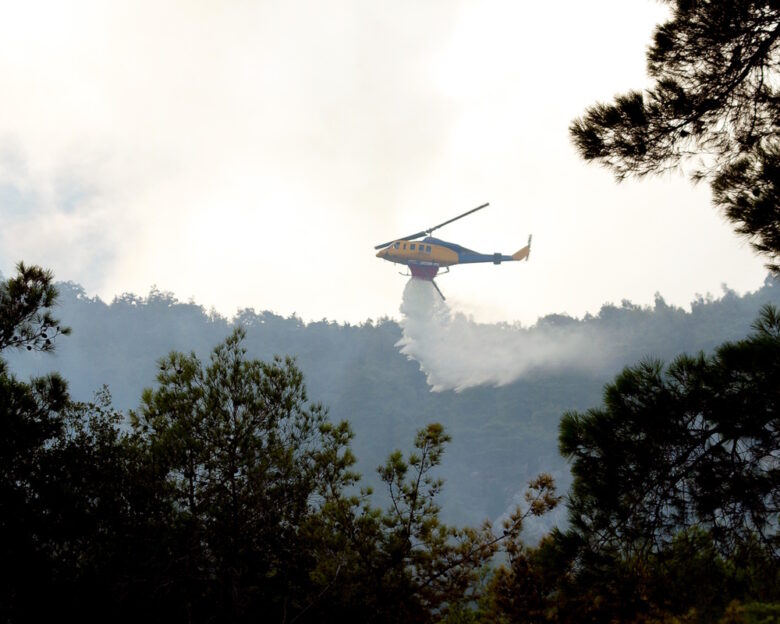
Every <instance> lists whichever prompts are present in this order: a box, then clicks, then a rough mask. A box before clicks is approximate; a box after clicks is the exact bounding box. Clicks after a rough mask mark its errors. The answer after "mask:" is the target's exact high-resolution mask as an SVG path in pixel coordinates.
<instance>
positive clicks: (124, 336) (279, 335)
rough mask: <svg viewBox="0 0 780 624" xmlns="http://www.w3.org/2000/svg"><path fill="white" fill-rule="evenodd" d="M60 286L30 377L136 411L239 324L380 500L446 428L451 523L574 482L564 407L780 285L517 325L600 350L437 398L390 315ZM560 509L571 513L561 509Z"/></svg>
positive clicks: (716, 333) (733, 334)
mask: <svg viewBox="0 0 780 624" xmlns="http://www.w3.org/2000/svg"><path fill="white" fill-rule="evenodd" d="M57 288H58V290H59V291H60V296H59V300H60V305H59V307H58V315H59V316H60V317H61V318H62V322H63V323H64V324H65V325H69V326H71V327H72V328H73V335H72V336H70V337H69V338H68V339H67V340H65V341H60V343H59V344H58V348H57V351H56V352H55V354H54V355H53V356H47V357H44V356H39V355H36V354H35V353H27V354H22V353H16V352H10V353H9V354H8V358H9V361H10V362H11V363H12V365H13V367H14V369H15V370H16V371H18V374H19V375H21V376H22V377H26V376H29V375H32V374H37V375H41V374H45V373H47V372H50V371H55V370H56V371H60V372H61V373H63V374H64V375H65V377H66V378H67V379H68V381H69V385H70V386H69V387H70V389H71V393H72V395H73V396H75V397H77V398H78V399H79V400H82V401H89V400H91V398H92V396H93V393H94V392H95V391H96V390H99V389H100V388H101V387H102V386H103V384H106V385H107V386H108V388H109V389H110V392H111V395H112V397H113V404H114V405H115V406H116V407H118V408H119V409H120V410H121V411H126V410H128V409H135V408H137V407H138V405H139V400H140V396H141V393H142V391H143V389H144V388H146V387H150V386H152V385H153V384H154V382H155V375H156V372H157V369H156V367H155V364H154V363H155V362H156V361H157V360H158V359H159V358H160V357H162V356H163V355H164V354H165V353H168V352H169V351H171V350H177V351H184V352H190V351H194V352H195V353H196V354H197V355H198V357H200V358H207V357H208V355H209V353H210V351H211V349H212V348H213V345H215V344H217V343H219V342H220V341H222V340H223V339H224V337H225V336H226V335H228V334H229V333H230V332H231V331H232V330H233V329H234V328H235V327H243V328H244V329H245V331H246V337H245V338H244V341H243V345H244V348H246V349H247V353H248V354H249V355H251V356H252V357H255V358H260V359H263V360H266V361H270V360H272V359H273V357H274V355H281V356H287V355H291V356H293V357H295V360H296V365H297V366H298V367H299V368H300V370H301V371H302V372H303V373H304V375H305V378H306V385H307V388H308V391H309V395H310V396H312V397H316V398H317V400H318V401H320V402H322V404H323V405H325V406H326V407H327V408H328V411H329V414H330V417H331V418H332V419H333V420H343V419H346V420H349V422H350V424H351V426H352V429H353V431H354V432H355V439H354V441H353V443H352V448H353V452H354V453H355V455H356V457H357V460H358V463H357V469H358V470H359V471H360V472H361V473H362V474H363V475H365V478H366V479H367V480H368V482H369V483H370V484H371V485H373V486H375V487H376V489H377V496H379V494H380V492H381V491H382V490H381V488H379V487H377V486H378V485H379V482H378V477H377V476H376V473H375V471H374V469H375V467H376V466H377V465H378V464H379V463H381V462H382V461H383V458H384V457H386V456H387V454H388V453H390V452H391V451H392V450H393V449H395V448H403V447H404V446H406V445H407V444H408V441H409V440H411V439H413V437H414V435H415V432H416V431H417V429H418V428H419V427H420V426H421V425H423V424H425V423H428V422H441V423H442V424H443V425H444V426H445V427H446V428H447V431H448V432H449V433H450V434H451V435H452V437H453V440H452V442H451V444H450V445H449V449H448V452H447V454H446V455H445V457H444V458H443V470H444V472H445V473H446V474H447V475H448V483H449V487H447V488H446V489H445V491H444V492H443V493H442V496H441V498H440V504H441V505H442V508H443V512H442V513H443V517H445V518H447V519H448V520H449V521H451V522H456V523H459V524H462V523H467V524H474V523H478V522H481V521H482V520H483V519H484V518H486V517H489V518H491V519H497V518H498V517H500V516H501V515H502V514H503V513H505V512H507V511H508V510H511V508H512V506H513V505H514V502H515V501H516V500H517V499H518V497H522V484H523V483H525V482H526V481H528V480H530V479H532V478H533V477H534V476H535V475H536V474H538V473H539V472H550V473H552V474H553V475H554V476H555V477H556V480H557V481H558V482H559V483H561V484H562V485H564V486H565V485H566V484H567V483H568V479H569V475H568V469H567V467H566V464H565V462H564V460H563V459H562V458H561V457H560V456H559V454H558V451H557V437H556V436H557V424H558V420H559V418H560V415H561V414H562V413H564V412H566V411H568V410H573V409H583V410H584V409H587V408H588V407H589V406H591V405H594V404H595V403H596V402H597V401H598V399H599V396H600V393H601V389H602V385H603V383H604V380H605V379H608V378H609V377H610V376H611V375H614V374H616V373H618V372H619V371H620V370H621V368H622V367H623V366H625V365H627V364H631V363H633V362H635V361H638V360H640V359H641V358H643V357H645V356H646V355H647V356H653V357H656V358H660V359H664V360H671V359H673V358H674V357H675V356H676V355H677V354H678V353H679V352H680V351H681V350H684V351H688V352H691V353H696V352H697V351H699V350H704V351H705V352H708V351H711V350H712V349H713V348H714V347H715V346H716V345H717V344H719V343H720V342H722V341H724V340H730V339H737V338H740V337H742V336H744V335H745V333H746V332H747V331H748V330H749V328H750V324H751V323H752V321H753V320H754V319H755V315H756V314H757V312H758V310H759V308H760V306H761V305H763V304H765V303H776V304H780V290H778V284H777V282H776V281H774V280H772V279H767V281H766V283H765V285H764V286H763V287H762V288H761V289H759V290H758V291H756V292H754V293H749V294H746V295H743V296H738V295H737V294H736V293H734V292H733V291H729V290H724V292H723V294H722V296H721V297H719V298H715V297H712V296H707V297H698V298H697V299H696V300H695V301H694V302H692V303H691V310H690V311H685V310H683V309H681V308H677V307H673V306H669V305H668V304H666V303H665V302H664V300H663V299H662V298H661V297H660V295H659V296H658V297H657V298H656V302H655V304H654V305H653V306H652V307H641V306H637V305H634V304H631V303H630V302H627V301H624V302H622V303H621V304H619V305H613V304H605V305H604V306H602V308H601V310H600V311H599V312H598V314H595V315H588V316H586V317H585V318H583V319H574V318H572V317H569V316H566V315H549V316H547V317H545V318H543V319H540V320H539V322H538V323H537V324H536V326H534V327H530V328H527V327H522V328H521V327H516V328H511V327H510V328H508V329H510V330H513V331H514V330H517V331H522V332H528V333H529V334H534V333H535V332H539V333H542V334H543V335H545V336H549V335H550V334H551V333H552V334H554V335H558V334H561V335H564V336H567V335H575V336H579V337H581V341H582V342H586V343H587V344H589V345H592V348H591V349H590V356H589V358H588V359H587V360H586V361H583V362H581V363H579V364H578V366H576V367H570V368H559V369H556V368H550V369H540V370H534V371H532V372H530V373H529V374H528V375H526V376H525V377H523V378H521V379H519V380H518V381H516V382H514V383H512V384H509V385H507V386H503V387H499V388H492V387H479V388H472V389H468V390H465V391H463V392H460V393H455V392H437V393H432V392H431V391H430V388H429V387H428V386H427V385H426V382H425V377H424V375H423V374H422V373H420V371H419V366H418V364H417V363H416V362H414V361H409V360H407V359H406V358H405V357H404V356H402V355H400V354H399V352H398V351H399V349H398V347H396V343H397V342H398V340H399V339H400V338H401V335H402V334H401V328H400V327H399V326H398V324H397V323H396V322H395V321H392V320H389V319H381V320H379V321H375V322H374V321H366V322H365V323H363V324H361V325H346V324H340V323H335V322H332V321H327V320H322V321H317V322H310V323H305V322H303V321H302V320H301V319H300V318H297V317H295V316H292V317H290V318H284V317H281V316H279V315H277V314H273V313H271V312H267V311H265V312H255V311H253V310H244V311H242V312H240V313H239V314H238V315H237V316H236V317H235V318H234V319H232V320H228V319H226V318H224V317H222V316H220V315H218V314H216V313H213V312H209V311H208V310H205V309H204V308H203V307H201V306H199V305H197V304H194V303H191V302H189V303H188V302H180V301H178V300H177V299H176V298H175V297H173V295H171V294H169V293H164V292H160V291H158V290H155V289H153V290H152V291H151V292H150V293H149V294H148V295H147V296H146V297H138V296H135V295H129V294H127V295H123V296H121V297H117V298H115V299H114V300H113V301H112V302H111V303H105V302H103V301H101V300H100V299H98V298H96V297H95V298H92V297H88V296H87V295H86V293H85V292H84V290H83V289H82V288H81V287H79V286H77V285H75V284H72V283H65V284H62V283H60V284H58V285H57ZM518 484H519V485H518ZM557 517H558V520H559V521H561V522H562V521H564V518H563V515H562V512H560V511H559V512H558V516H557ZM545 522H546V523H547V524H549V521H545ZM538 531H541V528H539V529H538ZM538 531H537V534H538V535H540V534H541V533H540V532H538Z"/></svg>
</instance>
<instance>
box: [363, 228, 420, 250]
mask: <svg viewBox="0 0 780 624" xmlns="http://www.w3.org/2000/svg"><path fill="white" fill-rule="evenodd" d="M427 233H428V230H425V231H423V232H417V234H412V235H411V236H399V237H398V238H394V239H393V240H391V241H387V242H386V243H382V244H381V245H377V246H376V247H374V249H382V247H387V246H388V245H389V244H391V243H394V242H395V241H400V240H415V239H417V238H420V237H422V236H425V235H426V234H427Z"/></svg>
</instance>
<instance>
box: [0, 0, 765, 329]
mask: <svg viewBox="0 0 780 624" xmlns="http://www.w3.org/2000/svg"><path fill="white" fill-rule="evenodd" d="M665 15H666V8H665V6H664V5H662V4H661V3H659V2H655V1H653V0H591V1H589V2H582V1H577V0H570V1H563V2H555V3H542V2H533V3H531V2H518V1H517V0H487V1H485V0H483V1H479V2H472V1H468V0H465V1H462V2H456V1H454V0H448V1H443V0H433V1H428V2H420V1H419V0H417V1H415V2H410V1H398V0H396V1H394V2H370V1H368V0H325V1H323V0H316V1H315V0H311V1H298V0H284V1H254V2H252V1H248V0H234V1H226V0H221V1H217V0H212V1H207V0H201V1H194V0H181V1H178V2H165V1H162V0H154V1H146V0H133V1H129V2H112V1H108V0H99V1H95V2H90V1H85V0H69V1H68V2H61V1H51V2H46V1H41V2H38V1H34V0H26V1H25V2H10V1H5V0H0V94H1V95H0V271H2V272H3V273H4V274H6V275H9V274H10V273H12V270H13V266H14V264H15V263H16V262H17V261H18V260H24V261H26V262H28V263H36V264H41V265H43V266H45V267H48V268H51V269H53V270H54V272H55V274H56V276H57V278H58V279H60V280H71V281H75V282H78V283H80V284H81V285H83V286H84V287H85V289H86V290H87V293H88V294H89V295H99V296H100V297H101V298H103V299H104V300H106V301H110V300H111V299H112V298H113V297H114V296H115V295H117V294H121V293H123V292H134V293H136V294H140V295H145V294H146V293H148V291H149V289H150V287H151V286H152V285H156V286H157V287H158V288H159V289H160V290H165V291H172V292H173V293H174V294H175V295H176V296H177V297H178V298H179V299H181V300H188V299H190V298H193V299H194V300H195V301H196V302H197V303H200V304H202V305H204V306H206V307H207V308H210V307H212V306H213V307H215V308H216V309H217V310H218V311H219V312H221V313H223V314H225V315H227V316H232V315H233V314H234V313H235V312H236V311H237V310H238V309H239V308H245V307H252V308H255V309H256V310H272V311H274V312H276V313H279V314H282V315H285V316H287V315H289V314H292V313H293V312H295V313H297V314H298V315H299V316H300V317H302V318H303V319H305V320H319V319H321V318H329V319H332V320H339V321H350V322H360V321H363V320H365V319H367V318H369V317H370V318H374V319H376V318H378V317H381V316H391V317H398V316H399V305H400V302H401V295H402V292H403V290H404V286H405V284H406V278H404V277H401V276H399V275H398V270H399V269H400V268H401V267H399V266H398V265H392V264H390V263H388V262H384V261H382V260H379V259H378V258H375V257H374V253H375V252H374V250H373V246H374V245H376V244H378V243H382V242H385V241H387V240H390V239H392V238H394V237H399V236H402V235H405V234H409V233H410V232H415V231H418V230H421V229H423V228H425V227H430V226H432V225H435V224H437V223H440V222H442V221H445V220H446V219H448V218H450V217H452V216H455V215H457V214H459V213H461V212H465V211H466V210H469V209H470V208H473V207H475V206H477V205H479V204H482V203H484V202H490V203H491V206H490V208H488V209H486V210H483V211H481V212H479V213H477V214H476V215H474V216H472V217H469V218H467V219H464V220H462V221H459V222H457V223H455V224H453V225H451V226H448V227H446V228H444V229H442V230H439V231H438V232H437V236H439V237H441V238H443V239H445V240H450V241H453V242H457V243H459V244H461V245H464V246H466V247H469V248H472V249H475V250H477V251H481V252H485V253H492V252H495V251H501V252H503V253H512V252H514V251H516V250H517V249H519V248H520V247H522V246H523V245H524V244H525V241H526V239H527V237H528V235H529V234H530V233H533V236H534V242H533V247H532V251H531V258H530V261H529V262H527V263H526V262H522V263H508V264H503V265H501V266H497V267H496V266H493V265H490V264H488V265H471V266H464V267H454V268H453V270H452V272H451V273H450V274H449V275H446V276H442V277H440V278H439V279H438V280H437V282H438V284H439V286H440V287H441V289H442V290H443V291H444V293H445V294H446V295H447V297H448V302H449V303H450V304H451V306H452V307H453V308H454V309H456V310H459V311H463V312H466V313H467V314H470V315H473V317H474V318H475V319H476V320H479V321H507V322H515V321H519V322H522V323H524V324H529V323H533V322H534V321H535V320H536V318H538V317H539V316H543V315H545V314H549V313H568V314H571V315H573V316H581V315H583V314H585V313H586V312H591V313H595V312H597V311H598V309H599V307H600V306H601V304H602V303H604V302H608V301H611V302H615V303H619V302H620V301H621V300H623V299H630V300H631V301H633V302H634V303H639V304H649V303H651V302H652V301H653V297H654V294H655V293H656V292H660V293H661V294H662V295H663V296H664V298H665V299H666V300H667V302H669V303H673V304H677V305H686V304H687V303H689V302H690V301H691V300H692V299H693V298H694V297H695V296H696V294H697V293H700V294H706V293H708V292H711V293H714V294H715V295H718V294H719V293H720V292H721V285H722V284H726V285H728V286H729V287H730V288H733V289H734V290H736V291H737V292H744V291H747V290H754V289H756V288H758V287H759V286H760V285H761V284H762V282H763V280H764V277H765V274H766V272H765V270H764V268H763V260H762V259H761V258H759V257H757V256H755V255H754V254H753V252H751V250H750V248H749V246H748V244H747V243H746V242H745V241H743V240H741V239H739V238H738V237H737V236H736V235H735V234H733V232H732V229H731V227H730V226H728V225H727V224H726V223H725V220H724V219H723V218H722V217H721V216H720V215H718V213H717V212H716V211H715V210H714V209H713V208H712V207H711V204H710V192H709V188H708V187H707V185H706V184H705V185H700V186H698V187H693V186H692V185H691V184H690V183H689V182H688V181H687V180H686V179H685V178H684V177H683V176H682V175H680V174H671V175H667V176H664V177H662V178H653V179H645V180H641V181H640V180H629V181H627V182H624V183H622V184H620V185H618V184H616V183H615V181H614V179H613V178H612V176H611V175H610V174H609V173H608V172H606V171H604V170H602V169H600V168H599V167H598V166H595V165H587V164H585V163H584V162H583V161H581V160H580V159H579V157H578V156H577V154H576V153H575V151H574V148H573V147H572V145H571V143H570V141H569V137H568V126H569V124H570V122H571V120H572V119H573V118H574V117H576V116H578V115H580V114H582V113H583V111H584V110H585V108H586V107H587V106H588V105H590V104H592V103H594V102H596V101H608V100H611V99H612V97H613V96H614V95H615V94H616V93H621V92H625V91H627V90H629V89H632V88H641V87H643V86H646V85H648V84H649V83H648V81H647V78H646V75H645V50H646V47H647V45H648V44H649V42H650V37H651V33H652V29H653V26H654V24H655V23H657V22H658V21H660V20H662V19H663V18H664V16H665Z"/></svg>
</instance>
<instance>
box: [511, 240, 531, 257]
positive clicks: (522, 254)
mask: <svg viewBox="0 0 780 624" xmlns="http://www.w3.org/2000/svg"><path fill="white" fill-rule="evenodd" d="M530 255H531V237H530V236H529V237H528V244H527V245H526V246H525V247H523V248H522V249H521V250H520V251H516V252H515V253H513V254H512V260H528V256H530Z"/></svg>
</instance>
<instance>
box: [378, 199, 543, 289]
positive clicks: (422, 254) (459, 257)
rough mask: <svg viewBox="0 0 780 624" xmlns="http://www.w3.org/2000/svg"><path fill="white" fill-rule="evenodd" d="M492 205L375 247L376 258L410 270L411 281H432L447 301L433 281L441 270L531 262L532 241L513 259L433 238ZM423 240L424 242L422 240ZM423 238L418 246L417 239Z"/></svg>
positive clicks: (529, 239)
mask: <svg viewBox="0 0 780 624" xmlns="http://www.w3.org/2000/svg"><path fill="white" fill-rule="evenodd" d="M489 205H490V204H489V203H486V204H482V205H481V206H477V207H476V208H472V209H471V210H469V211H468V212H464V213H463V214H461V215H458V216H457V217H454V218H452V219H449V220H448V221H445V222H444V223H439V225H434V226H433V227H431V228H428V229H427V230H422V231H420V232H417V233H416V234H411V235H410V236H402V237H401V238H398V239H396V240H392V241H389V242H387V243H382V244H381V245H376V246H375V247H374V249H379V250H380V251H379V252H378V253H377V254H376V256H377V258H382V259H383V260H387V261H389V262H395V263H396V264H405V265H406V266H408V267H409V271H410V272H411V276H412V277H416V278H417V279H423V280H428V281H430V282H431V283H432V284H433V286H434V288H436V290H437V291H438V293H439V295H441V298H442V299H444V298H445V297H444V295H443V294H442V292H441V290H439V287H438V286H437V285H436V282H435V281H434V279H433V278H434V277H436V275H437V274H438V272H439V269H440V268H442V267H445V268H446V269H447V272H449V267H451V266H452V265H455V264H473V263H476V262H492V263H493V264H501V263H502V262H516V261H518V260H528V256H529V254H530V253H531V237H530V236H529V237H528V244H527V245H526V246H525V247H523V248H522V249H520V250H518V251H516V252H515V253H513V254H512V255H511V256H507V255H503V254H501V253H492V254H483V253H478V252H476V251H472V250H471V249H466V248H465V247H461V246H460V245H456V244H455V243H449V242H447V241H443V240H441V239H438V238H433V237H432V236H431V234H432V233H433V231H434V230H438V229H439V228H440V227H444V226H445V225H448V224H450V223H452V222H453V221H457V220H458V219H462V218H463V217H466V216H468V215H470V214H472V213H474V212H477V210H482V209H483V208H487V207H488V206H489ZM423 236H424V237H425V238H423ZM420 238H422V240H421V241H419V242H413V241H417V239H420Z"/></svg>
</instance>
